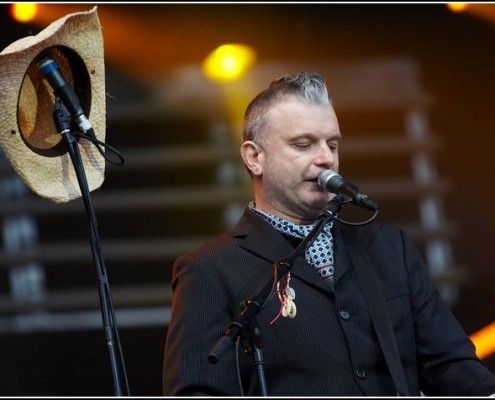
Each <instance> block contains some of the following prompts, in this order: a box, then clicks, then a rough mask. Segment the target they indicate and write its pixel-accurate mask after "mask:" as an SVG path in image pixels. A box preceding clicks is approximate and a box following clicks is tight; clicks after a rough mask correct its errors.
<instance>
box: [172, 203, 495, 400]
mask: <svg viewBox="0 0 495 400" xmlns="http://www.w3.org/2000/svg"><path fill="white" fill-rule="evenodd" d="M335 225H336V226H335V227H334V232H333V233H334V251H335V278H334V279H335V290H334V292H331V291H330V290H329V289H328V287H327V285H326V284H325V282H324V281H323V280H322V279H321V278H320V277H319V276H318V275H317V273H316V272H315V271H314V270H313V269H312V268H311V267H310V266H309V265H308V264H307V263H306V261H305V260H304V257H303V256H301V257H299V258H298V259H297V260H296V262H295V263H294V265H293V267H292V270H291V287H292V288H293V289H294V290H295V293H296V298H295V303H296V305H297V315H296V317H295V318H294V319H288V318H279V319H278V320H277V321H276V322H274V323H273V324H270V322H271V321H272V320H273V319H274V318H275V317H276V315H277V314H278V312H279V311H280V303H279V301H278V299H277V298H276V296H274V297H273V298H272V299H270V300H269V301H268V302H267V304H266V305H265V307H263V309H262V310H261V312H260V313H259V314H258V315H257V318H256V319H257V322H258V324H259V327H260V330H261V333H262V353H263V358H264V361H265V365H264V373H265V377H266V383H267V387H268V394H269V395H271V396H363V395H364V396H393V395H394V393H395V389H394V386H393V382H392V379H391V376H390V373H389V371H388V369H387V366H386V363H385V359H384V356H383V353H382V351H381V348H380V345H379V343H378V340H377V337H376V334H375V332H374V330H373V326H372V321H371V318H370V315H369V311H368V309H367V304H366V301H365V300H364V298H363V295H362V291H361V288H360V287H359V284H358V282H357V279H356V276H355V271H354V268H353V264H354V263H355V262H357V261H358V260H359V262H365V263H366V264H368V265H367V267H368V268H374V269H375V271H376V273H377V275H378V278H379V280H380V282H381V286H382V292H383V295H384V297H385V301H386V304H387V310H384V312H388V313H389V315H390V318H391V321H392V324H393V330H394V335H395V338H396V340H397V345H398V348H399V351H400V358H401V361H402V365H403V367H404V371H405V374H406V379H407V383H408V386H409V390H410V393H411V395H420V391H421V392H423V393H424V394H426V395H442V396H469V395H471V396H484V395H489V394H491V393H495V376H494V375H493V374H492V373H491V372H490V371H489V370H488V369H487V368H486V367H485V366H484V364H483V363H482V362H481V361H480V360H479V359H477V358H476V355H475V351H474V346H473V344H472V343H471V341H470V340H469V338H468V337H467V335H466V334H465V332H464V331H463V329H462V327H461V326H460V325H459V323H458V322H457V321H456V319H455V318H454V316H453V314H452V313H451V311H450V309H449V308H448V306H447V305H446V304H445V303H444V302H443V301H442V299H441V297H440V296H439V294H438V292H437V291H436V290H435V288H434V286H433V285H432V282H431V280H430V278H429V276H428V273H427V271H426V269H425V266H424V263H423V261H422V259H421V257H420V255H419V253H418V251H417V249H416V248H415V247H414V245H413V244H412V242H411V240H410V239H409V238H408V237H407V236H406V235H405V234H404V233H403V232H401V231H400V230H398V229H395V228H391V227H386V226H382V225H379V224H369V225H366V226H364V227H347V226H343V225H340V224H335ZM293 250H294V247H293V246H292V245H291V244H290V243H289V242H288V241H287V239H286V238H285V237H284V236H283V235H281V234H280V233H279V232H278V231H276V230H275V229H274V228H272V227H271V225H269V224H268V223H267V222H265V221H264V220H263V219H261V218H260V217H258V216H257V215H256V214H255V213H253V212H252V211H250V210H247V209H246V211H245V213H244V215H243V216H242V218H241V219H240V221H239V222H238V223H237V225H236V226H235V227H234V228H233V229H232V230H231V231H230V232H227V233H225V234H223V235H221V236H219V237H217V238H215V239H213V240H211V241H209V242H208V243H205V244H204V245H202V246H201V247H200V248H198V249H196V250H195V251H193V252H191V253H189V254H186V255H184V256H181V257H179V258H178V259H177V261H176V263H175V264H174V270H173V282H172V287H173V304H172V319H171V323H170V326H169V329H168V332H167V340H166V345H165V357H164V366H163V390H164V395H166V396H170V395H230V396H239V395H241V392H240V389H239V384H238V376H237V372H236V358H235V354H236V352H235V350H236V349H235V348H234V347H232V348H231V349H230V350H229V351H227V352H226V353H225V354H224V355H223V356H222V357H221V359H220V360H219V362H218V363H216V364H210V363H209V362H208V354H209V352H210V350H211V348H212V347H213V346H214V345H215V343H217V341H218V340H219V339H220V338H221V337H222V336H223V334H224V333H225V330H226V329H227V328H228V327H229V325H230V323H231V322H232V319H233V318H235V317H237V316H238V314H239V307H240V304H241V303H242V302H243V301H244V300H247V299H249V298H252V297H253V296H254V295H256V294H258V293H259V292H260V291H261V290H262V288H263V287H265V285H266V284H267V282H269V281H270V280H271V279H272V278H273V265H274V263H275V262H276V261H279V260H281V259H283V258H286V257H287V256H289V255H290V254H291V253H292V251H293ZM283 281H284V280H283ZM241 350H242V347H241ZM239 368H240V377H241V380H242V384H243V388H244V394H245V395H251V396H256V395H259V394H260V393H259V386H258V378H257V374H256V369H255V368H254V366H253V360H252V357H251V356H249V355H246V354H245V353H244V352H242V351H241V352H240V355H239Z"/></svg>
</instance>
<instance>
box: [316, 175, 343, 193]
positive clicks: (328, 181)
mask: <svg viewBox="0 0 495 400" xmlns="http://www.w3.org/2000/svg"><path fill="white" fill-rule="evenodd" d="M343 183H344V179H343V178H342V177H341V176H340V175H339V174H338V173H337V172H335V171H333V170H331V169H324V170H322V171H321V172H320V174H319V175H318V184H319V185H320V186H321V187H322V188H323V189H325V190H328V191H329V192H332V193H335V194H338V190H339V188H340V186H342V184H343Z"/></svg>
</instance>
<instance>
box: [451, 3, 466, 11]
mask: <svg viewBox="0 0 495 400" xmlns="http://www.w3.org/2000/svg"><path fill="white" fill-rule="evenodd" d="M468 6H469V4H467V3H447V7H448V9H449V10H450V11H452V12H462V11H466V9H467V8H468Z"/></svg>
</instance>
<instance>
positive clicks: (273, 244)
mask: <svg viewBox="0 0 495 400" xmlns="http://www.w3.org/2000/svg"><path fill="white" fill-rule="evenodd" d="M332 231H333V240H334V258H335V284H337V282H338V281H339V279H341V277H342V276H343V275H344V274H346V273H347V272H348V271H349V270H351V268H352V263H353V260H356V261H357V259H362V255H363V254H362V253H363V247H362V246H361V245H359V246H358V244H359V241H358V240H357V236H356V234H355V233H354V232H353V231H354V230H353V229H352V228H348V227H342V226H341V225H340V224H334V228H333V230H332ZM233 236H234V238H235V239H237V243H238V245H239V246H240V247H241V248H243V249H245V250H247V251H249V252H250V253H253V254H256V255H257V256H259V257H261V258H263V259H265V260H267V261H268V262H270V263H272V265H275V263H276V262H279V261H281V260H285V259H287V258H288V257H289V256H291V255H292V254H293V252H294V250H295V248H294V247H293V246H292V245H291V244H290V243H289V242H288V241H287V240H286V239H285V238H284V236H283V235H282V234H281V233H280V232H278V231H277V230H276V229H274V228H273V227H272V226H271V225H270V224H269V223H268V222H266V221H265V220H263V218H261V217H259V216H258V215H256V213H255V212H253V211H251V210H249V209H246V210H245V211H244V214H243V215H242V217H241V219H240V220H239V222H238V223H237V224H236V225H235V226H234V228H233ZM291 274H292V275H294V276H297V277H298V278H300V279H301V280H303V281H305V282H306V283H308V284H310V285H313V286H316V287H318V288H320V289H322V290H326V291H329V290H330V289H329V288H328V287H327V285H326V284H325V282H324V281H323V279H321V278H320V277H319V276H318V274H316V273H315V272H314V271H313V270H312V267H311V266H310V265H309V264H308V263H307V262H306V260H305V258H304V255H302V254H301V255H300V256H299V257H297V259H296V260H295V262H294V264H293V266H292V268H291Z"/></svg>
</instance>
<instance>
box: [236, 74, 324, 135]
mask: <svg viewBox="0 0 495 400" xmlns="http://www.w3.org/2000/svg"><path fill="white" fill-rule="evenodd" d="M291 97H295V98H297V99H301V100H304V101H307V102H309V103H313V104H319V105H331V104H332V101H331V99H330V96H329V95H328V90H327V87H326V84H325V80H324V79H323V77H322V76H321V75H319V74H316V73H307V72H298V73H297V74H296V75H293V76H291V75H284V76H282V77H280V78H277V79H275V80H274V81H272V82H271V83H270V85H269V86H268V88H267V89H265V90H263V91H262V92H261V93H259V94H258V95H257V96H256V97H255V98H254V99H253V100H252V101H251V103H249V105H248V106H247V108H246V112H245V113H244V126H243V133H242V140H243V141H246V140H253V141H255V142H258V143H259V142H260V141H261V137H260V135H259V134H260V132H261V131H262V130H263V128H264V125H265V118H264V117H265V115H266V113H267V112H268V110H269V109H270V107H271V106H272V105H274V104H276V103H279V102H281V101H283V100H286V99H288V98H291Z"/></svg>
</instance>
